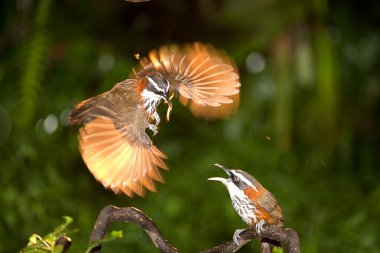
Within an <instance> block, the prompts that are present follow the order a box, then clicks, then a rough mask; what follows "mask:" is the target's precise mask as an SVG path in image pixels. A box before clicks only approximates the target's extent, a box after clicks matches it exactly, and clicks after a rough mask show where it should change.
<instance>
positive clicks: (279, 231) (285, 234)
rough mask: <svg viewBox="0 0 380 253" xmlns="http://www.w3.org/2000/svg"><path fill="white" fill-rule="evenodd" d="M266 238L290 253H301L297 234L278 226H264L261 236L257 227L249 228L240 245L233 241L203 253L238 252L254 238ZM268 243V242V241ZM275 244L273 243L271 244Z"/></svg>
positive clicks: (242, 233)
mask: <svg viewBox="0 0 380 253" xmlns="http://www.w3.org/2000/svg"><path fill="white" fill-rule="evenodd" d="M257 237H258V238H260V237H261V238H264V239H270V240H273V241H276V242H279V243H280V244H281V246H282V247H283V248H284V250H285V252H288V253H300V244H299V238H298V234H297V232H295V231H294V230H292V229H290V228H279V227H278V226H276V225H269V224H264V225H263V230H262V231H261V233H260V235H259V234H258V233H257V231H256V228H255V227H251V228H247V229H246V230H244V231H243V232H241V233H240V238H239V245H237V244H235V242H234V241H233V240H231V241H228V242H225V243H223V244H221V245H218V246H215V247H213V248H211V249H208V250H205V251H202V252H201V253H218V252H220V253H222V252H236V251H238V250H239V249H240V248H241V247H243V246H244V245H245V244H247V243H248V242H250V241H251V240H252V239H254V238H257ZM266 241H267V240H266ZM271 244H273V243H271Z"/></svg>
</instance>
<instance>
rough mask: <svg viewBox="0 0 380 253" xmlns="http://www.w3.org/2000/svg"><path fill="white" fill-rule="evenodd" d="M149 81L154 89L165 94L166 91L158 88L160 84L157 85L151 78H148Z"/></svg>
mask: <svg viewBox="0 0 380 253" xmlns="http://www.w3.org/2000/svg"><path fill="white" fill-rule="evenodd" d="M147 79H148V81H149V82H150V83H152V84H153V86H154V88H156V90H158V91H161V92H164V90H163V89H162V88H161V87H159V86H158V83H156V82H155V81H153V79H152V78H151V77H147Z"/></svg>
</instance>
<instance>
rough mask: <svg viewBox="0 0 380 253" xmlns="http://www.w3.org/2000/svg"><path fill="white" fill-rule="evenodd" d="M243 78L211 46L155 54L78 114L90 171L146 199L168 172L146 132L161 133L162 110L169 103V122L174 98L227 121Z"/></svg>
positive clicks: (78, 107) (202, 113)
mask: <svg viewBox="0 0 380 253" xmlns="http://www.w3.org/2000/svg"><path fill="white" fill-rule="evenodd" d="M239 88H240V82H239V75H238V74H237V70H236V68H235V67H234V64H233V63H232V61H231V60H230V59H229V58H228V57H227V56H226V55H225V54H224V53H223V52H221V51H218V50H216V49H214V48H213V47H212V46H210V45H205V44H201V43H194V44H189V45H185V46H183V47H178V46H175V45H173V46H164V47H161V48H160V49H159V50H153V51H151V52H150V53H149V55H148V56H147V57H145V58H142V59H140V65H139V66H138V67H136V68H134V69H133V71H132V74H131V76H130V78H129V79H126V80H124V81H122V82H119V83H117V84H115V86H114V87H113V88H112V89H111V90H109V91H107V92H105V93H103V94H100V95H98V96H95V97H92V98H89V99H87V100H85V101H83V102H81V103H79V104H78V105H76V106H75V108H74V109H73V111H72V113H71V116H70V119H69V121H70V123H71V124H78V125H83V126H82V128H80V130H79V136H78V139H79V145H80V151H81V155H82V158H83V160H84V162H85V163H86V165H87V167H88V168H89V170H90V171H91V173H92V174H93V175H94V177H95V178H96V179H97V180H99V181H100V182H101V183H102V184H103V185H104V186H105V187H106V188H109V189H111V190H113V191H114V192H124V193H125V194H127V195H128V196H133V195H134V193H136V194H138V195H140V196H143V195H144V193H145V188H146V189H148V190H151V191H155V190H156V187H155V183H154V180H155V181H158V182H163V181H164V179H163V178H162V176H161V175H160V172H159V169H160V168H161V169H168V168H167V166H166V164H165V163H164V161H163V160H164V159H166V156H165V155H164V153H162V152H161V151H160V150H159V149H158V148H157V147H156V146H155V145H153V143H152V141H151V139H150V137H149V136H148V134H147V133H146V129H150V130H151V131H152V132H153V135H155V134H157V132H158V125H159V123H160V116H159V114H158V112H157V107H158V106H159V104H160V103H161V101H164V102H165V103H166V104H167V106H168V109H167V112H166V118H167V120H169V118H170V112H171V111H172V108H173V106H172V102H171V99H172V98H173V96H174V95H176V94H178V95H179V100H180V102H181V103H182V104H184V105H187V106H189V108H190V110H191V111H192V112H193V114H195V115H196V116H201V117H204V118H206V119H216V118H223V117H226V116H228V115H229V114H231V113H232V112H233V111H234V110H235V109H236V108H237V106H238V104H239Z"/></svg>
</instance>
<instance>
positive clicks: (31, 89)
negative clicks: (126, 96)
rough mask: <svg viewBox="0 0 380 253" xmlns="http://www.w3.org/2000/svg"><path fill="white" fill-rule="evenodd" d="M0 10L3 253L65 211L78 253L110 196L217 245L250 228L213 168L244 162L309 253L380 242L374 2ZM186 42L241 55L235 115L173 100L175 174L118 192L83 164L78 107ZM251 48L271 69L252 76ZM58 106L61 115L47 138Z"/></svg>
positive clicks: (38, 5) (166, 1)
mask: <svg viewBox="0 0 380 253" xmlns="http://www.w3.org/2000/svg"><path fill="white" fill-rule="evenodd" d="M48 3H50V5H49V6H48ZM0 7H1V8H0V13H1V15H0V27H1V31H2V32H1V33H0V34H1V35H0V112H1V113H0V132H1V134H0V145H1V146H0V148H1V152H0V164H1V172H0V173H1V174H0V183H1V185H2V186H3V189H2V191H1V193H0V203H1V208H0V215H1V217H2V219H0V238H1V244H0V252H15V251H17V250H19V249H21V248H23V247H25V246H26V244H27V242H28V238H29V236H30V235H31V234H33V233H36V234H40V235H43V234H46V233H48V232H50V230H51V228H52V227H54V225H55V224H59V223H60V222H61V217H62V216H64V215H69V216H71V217H73V218H74V224H73V227H77V228H79V229H80V231H79V232H78V233H76V234H73V235H72V239H73V244H72V246H71V248H72V249H71V251H72V252H78V251H83V250H84V249H85V248H86V247H87V244H88V238H89V234H90V232H91V229H92V225H93V223H94V222H95V220H96V216H97V214H98V212H99V211H100V210H101V209H102V208H103V207H104V206H105V205H108V204H113V205H119V206H135V207H137V208H140V209H141V210H143V211H144V212H145V213H146V214H147V215H149V216H150V217H152V218H153V220H154V221H155V222H156V223H157V225H158V226H159V227H160V228H161V230H162V231H163V233H164V234H165V235H166V236H167V238H168V239H169V240H170V241H171V242H172V243H173V244H174V245H175V246H177V247H178V248H179V249H180V250H181V251H185V252H187V251H199V250H201V249H205V248H208V247H211V246H213V245H216V244H218V243H221V242H223V241H225V240H228V239H230V238H231V236H232V234H233V232H234V230H235V229H236V228H242V227H244V226H245V224H244V223H243V222H242V221H241V220H240V219H239V217H238V216H237V215H236V214H235V212H234V210H233V209H232V207H231V203H230V200H229V196H228V193H227V191H226V189H225V188H224V187H223V186H222V185H219V184H215V183H211V182H208V181H206V179H207V178H208V177H211V176H217V175H221V174H220V173H221V172H220V171H219V170H218V169H216V168H214V166H213V165H212V164H214V163H215V162H220V163H223V164H225V165H226V166H229V167H235V168H241V169H244V170H247V171H248V172H250V173H251V174H252V175H254V176H255V177H256V178H257V179H258V180H259V181H260V182H262V184H263V185H264V186H266V188H268V189H269V190H270V191H271V192H272V193H273V194H275V196H276V197H277V199H278V200H279V202H280V204H281V206H282V208H283V211H284V215H285V218H286V221H287V225H288V226H289V227H292V228H294V229H296V230H297V231H298V233H299V235H300V238H301V244H302V250H303V251H304V252H337V251H342V252H379V251H380V247H379V245H380V238H379V236H378V234H379V233H380V229H379V226H378V224H379V222H380V220H379V217H380V215H379V214H380V204H379V201H378V200H379V198H380V186H379V184H378V182H379V177H380V172H379V169H378V168H379V164H380V163H379V157H380V152H379V151H380V136H379V135H380V134H379V131H378V128H379V126H380V103H379V101H380V100H379V96H380V83H379V72H378V69H379V65H380V62H379V53H380V47H379V45H380V43H379V42H380V34H379V31H380V30H379V24H380V22H379V21H380V20H379V17H380V15H379V14H380V13H379V12H380V5H379V4H378V3H375V2H373V3H370V2H359V1H350V2H339V1H338V2H332V1H331V2H327V1H313V2H309V1H293V2H291V3H289V2H287V1H280V0H277V1H262V0H259V1H254V2H252V1H249V0H239V1H232V0H213V1H201V0H198V1H194V0H186V1H175V0H161V1H158V0H152V1H150V2H148V3H141V4H134V3H128V2H125V1H122V0H113V1H81V2H76V1H71V0H64V1H59V2H56V1H47V0H39V1H25V0H18V1H15V2H13V1H3V2H1V3H0ZM41 9H44V10H45V13H43V12H42V11H41ZM47 10H48V11H47ZM41 12H42V13H41ZM47 12H48V13H47ZM47 14H49V15H48V16H49V18H48V19H47V18H44V17H45V16H46V15H47ZM41 20H42V21H43V20H45V21H44V22H45V23H44V22H43V25H42V27H43V29H42V30H38V29H37V28H38V27H40V29H41V25H38V24H39V22H41ZM39 31H40V32H39ZM38 37H43V38H45V39H43V40H37V39H36V38H38ZM35 41H37V42H35ZM38 41H49V43H45V42H44V43H42V42H38ZM189 41H205V42H211V43H213V44H214V45H215V46H216V47H218V48H223V49H225V50H226V51H227V53H228V54H229V55H231V56H232V57H233V58H234V59H235V61H236V63H237V65H238V67H239V70H240V71H241V82H242V88H241V106H240V108H239V111H238V113H236V114H235V115H233V116H232V117H231V118H230V119H228V120H226V121H215V122H205V121H204V120H202V119H198V118H194V117H193V116H192V115H191V113H190V112H189V111H188V110H187V108H183V107H182V106H181V105H180V104H179V103H178V101H176V102H175V103H174V111H173V114H172V119H171V121H170V122H162V123H161V125H160V132H159V134H158V135H157V136H155V137H154V142H155V143H156V145H157V146H159V147H160V148H161V149H162V150H163V151H164V152H166V153H167V154H168V156H169V160H168V164H169V166H170V168H171V171H170V172H169V173H166V172H164V176H165V179H166V182H167V183H166V184H165V185H159V186H158V192H157V193H148V194H147V196H146V198H144V199H141V198H134V199H129V198H127V197H125V196H122V195H114V194H113V193H112V192H110V191H107V190H105V189H103V187H102V186H101V185H100V184H99V183H97V182H96V180H94V179H93V177H92V176H91V174H90V173H89V172H88V170H87V169H86V167H85V165H84V164H83V162H82V161H81V157H80V154H79V152H78V150H77V140H76V133H77V129H76V128H75V127H68V126H67V122H66V117H67V115H68V113H69V112H70V108H71V107H72V106H74V105H75V104H76V103H77V102H79V101H81V100H83V99H85V98H88V97H90V96H93V95H96V94H98V93H100V92H102V91H105V90H107V89H109V88H111V87H112V85H113V84H114V83H115V82H118V81H120V80H123V79H125V78H127V76H128V75H129V72H130V70H131V67H132V66H133V65H134V64H136V61H135V59H134V57H133V55H134V54H135V53H136V52H139V53H140V54H141V55H144V54H146V53H147V51H148V50H150V49H152V48H156V47H158V46H160V45H163V44H166V43H172V42H174V43H182V42H189ZM36 48H39V49H38V50H36ZM32 51H36V52H38V53H36V54H35V55H34V56H33V55H32V54H31V52H32ZM251 53H258V54H259V55H260V56H261V57H262V59H261V61H260V60H259V62H256V63H255V62H254V63H253V64H261V65H260V66H264V68H263V69H262V70H260V71H257V72H250V71H249V70H250V69H252V68H253V69H255V66H247V64H252V62H251V63H249V61H247V57H248V55H250V54H251ZM33 57H34V58H33ZM258 59H260V58H258ZM247 62H248V63H247ZM263 64H264V65H263ZM256 67H257V66H256ZM26 91H27V92H26ZM25 100H27V101H28V103H24V104H23V103H20V101H25ZM22 104H23V106H20V105H22ZM49 115H50V117H49V119H53V121H54V119H55V120H57V123H58V125H57V129H55V130H54V131H53V132H52V133H50V134H49V133H48V132H47V131H46V129H47V128H46V124H45V123H46V119H47V118H48V116H49ZM17 122H21V123H20V124H16V123H17ZM111 229H116V230H123V233H124V238H123V239H121V240H116V241H113V242H111V243H109V244H106V245H105V246H104V249H103V250H104V252H120V251H122V250H123V251H124V250H125V249H129V250H131V251H134V252H156V250H155V248H154V247H153V245H152V244H151V243H150V240H149V239H148V237H147V236H146V235H145V234H144V233H143V232H142V231H140V230H139V229H138V228H137V227H136V226H134V225H126V224H115V225H113V226H112V228H111ZM194 242H196V243H194ZM252 247H255V249H254V251H255V252H258V244H257V243H253V244H252V245H250V246H246V247H245V248H244V249H243V250H242V251H241V252H251V251H252Z"/></svg>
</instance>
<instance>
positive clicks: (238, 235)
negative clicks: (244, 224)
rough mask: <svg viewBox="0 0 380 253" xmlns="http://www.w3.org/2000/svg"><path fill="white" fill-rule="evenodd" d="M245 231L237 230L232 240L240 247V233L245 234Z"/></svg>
mask: <svg viewBox="0 0 380 253" xmlns="http://www.w3.org/2000/svg"><path fill="white" fill-rule="evenodd" d="M244 230H245V229H236V230H235V232H234V235H233V236H232V239H233V240H234V243H235V244H236V245H238V246H240V243H239V240H240V233H241V232H243V231H244Z"/></svg>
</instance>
